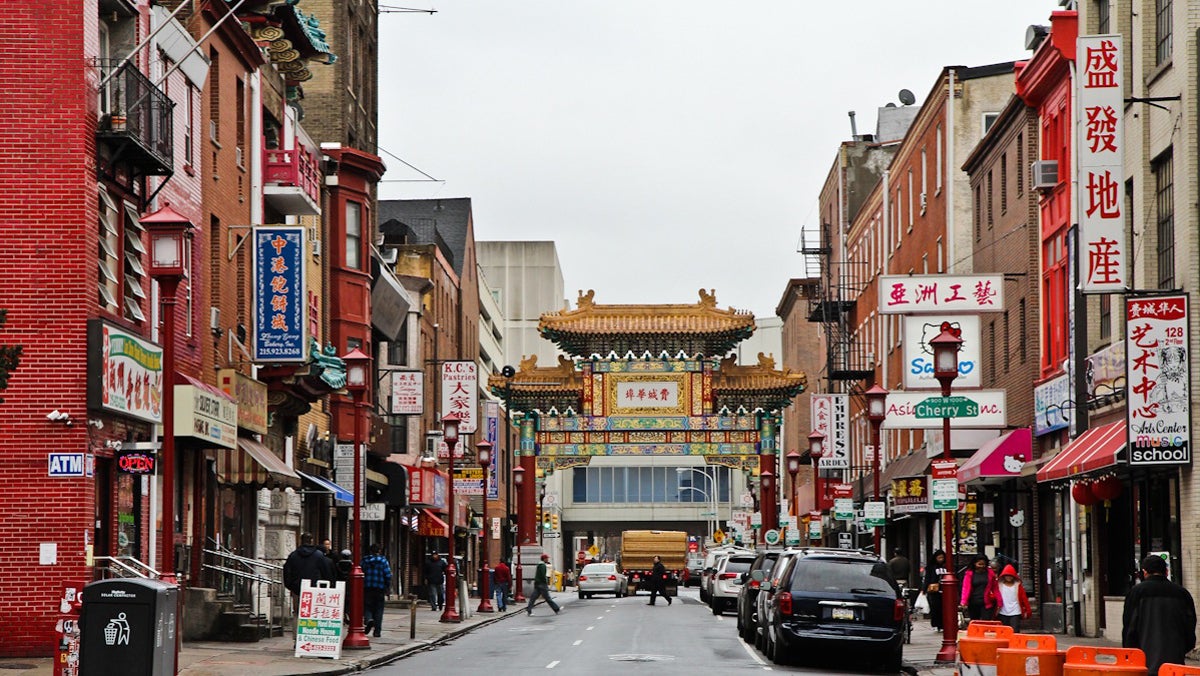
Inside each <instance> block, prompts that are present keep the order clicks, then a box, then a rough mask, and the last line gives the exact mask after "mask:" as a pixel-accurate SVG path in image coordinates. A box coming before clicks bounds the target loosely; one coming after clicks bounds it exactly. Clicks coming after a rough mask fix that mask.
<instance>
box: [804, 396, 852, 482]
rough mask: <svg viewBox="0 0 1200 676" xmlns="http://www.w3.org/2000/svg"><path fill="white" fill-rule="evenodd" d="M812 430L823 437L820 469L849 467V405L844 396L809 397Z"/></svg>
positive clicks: (846, 397)
mask: <svg viewBox="0 0 1200 676" xmlns="http://www.w3.org/2000/svg"><path fill="white" fill-rule="evenodd" d="M811 413H812V423H813V429H814V430H816V431H818V432H820V433H821V434H824V435H825V442H824V446H823V448H824V451H823V455H822V456H821V460H820V461H819V463H818V467H819V468H820V469H848V468H849V467H850V443H849V442H850V403H849V395H845V394H814V395H812V397H811Z"/></svg>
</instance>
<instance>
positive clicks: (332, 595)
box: [295, 580, 346, 660]
mask: <svg viewBox="0 0 1200 676" xmlns="http://www.w3.org/2000/svg"><path fill="white" fill-rule="evenodd" d="M345 599H346V583H345V582H336V583H334V584H332V585H331V584H330V583H329V581H328V580H317V582H316V584H313V581H312V580H301V582H300V604H299V606H298V607H297V609H296V654H295V656H296V657H328V658H330V659H334V660H336V659H340V658H341V656H342V626H343V625H342V606H343V605H344V602H345Z"/></svg>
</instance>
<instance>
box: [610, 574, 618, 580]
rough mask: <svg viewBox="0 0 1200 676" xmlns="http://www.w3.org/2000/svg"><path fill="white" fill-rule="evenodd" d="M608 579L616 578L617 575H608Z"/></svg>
mask: <svg viewBox="0 0 1200 676" xmlns="http://www.w3.org/2000/svg"><path fill="white" fill-rule="evenodd" d="M608 579H610V580H616V579H617V576H616V575H609V576H608Z"/></svg>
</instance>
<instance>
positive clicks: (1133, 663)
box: [1062, 645, 1146, 676]
mask: <svg viewBox="0 0 1200 676" xmlns="http://www.w3.org/2000/svg"><path fill="white" fill-rule="evenodd" d="M1062 673H1063V676H1146V654H1145V653H1143V652H1142V651H1141V650H1138V649H1137V648H1106V647H1103V646H1082V645H1077V646H1072V647H1070V648H1068V649H1067V661H1066V662H1064V663H1063V671H1062Z"/></svg>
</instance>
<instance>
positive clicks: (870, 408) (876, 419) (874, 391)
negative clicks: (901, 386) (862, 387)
mask: <svg viewBox="0 0 1200 676" xmlns="http://www.w3.org/2000/svg"><path fill="white" fill-rule="evenodd" d="M887 396H888V391H887V390H885V389H883V388H882V387H880V386H879V385H875V386H873V387H872V388H871V389H869V390H867V392H866V397H867V420H868V421H870V423H871V443H872V444H873V445H874V446H875V452H874V453H872V454H871V477H872V478H873V479H874V480H875V486H874V491H873V493H872V494H871V495H872V497H871V499H872V500H873V501H874V502H879V456H880V455H881V454H882V453H883V449H882V448H881V446H880V439H879V427H880V426H881V425H883V419H884V418H886V417H887ZM872 530H874V531H875V555H876V556H883V550H882V549H880V548H879V526H875V528H873V529H872Z"/></svg>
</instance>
